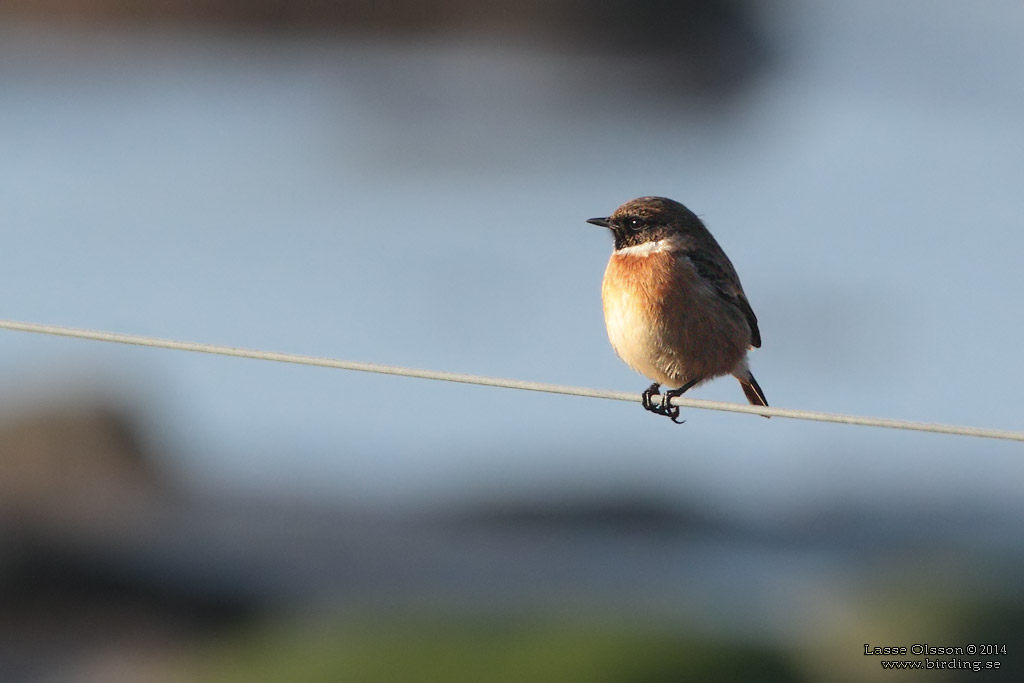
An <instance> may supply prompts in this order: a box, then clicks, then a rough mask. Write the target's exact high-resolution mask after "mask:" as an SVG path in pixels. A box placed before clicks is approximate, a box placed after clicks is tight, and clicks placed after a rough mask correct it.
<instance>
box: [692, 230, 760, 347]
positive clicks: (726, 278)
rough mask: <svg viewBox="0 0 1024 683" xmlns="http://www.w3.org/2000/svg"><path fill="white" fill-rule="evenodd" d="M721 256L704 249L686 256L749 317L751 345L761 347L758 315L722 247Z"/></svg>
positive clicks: (698, 271)
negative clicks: (710, 254) (709, 254)
mask: <svg viewBox="0 0 1024 683" xmlns="http://www.w3.org/2000/svg"><path fill="white" fill-rule="evenodd" d="M716 246H717V245H716ZM719 256H720V258H718V259H716V258H713V257H709V256H708V255H707V254H706V253H704V252H702V251H697V250H691V251H687V252H686V257H687V258H688V259H690V263H692V264H693V268H694V270H696V271H697V275H698V276H699V277H700V278H701V279H702V280H704V281H705V282H707V283H708V284H710V285H711V286H712V287H714V288H715V290H716V291H717V292H718V293H719V294H720V295H721V296H722V298H723V299H725V300H726V301H728V302H730V303H732V304H733V305H734V306H736V308H738V309H739V310H740V312H741V313H743V317H745V318H746V319H747V325H749V326H750V345H751V346H753V347H754V348H755V349H756V348H760V347H761V331H760V330H759V329H758V328H757V316H756V315H754V309H752V308H751V307H750V302H749V301H747V296H746V295H745V294H744V293H743V287H742V286H741V285H740V278H739V276H738V275H737V274H736V270H735V269H734V268H733V267H732V263H731V262H730V261H729V259H728V257H726V255H725V253H724V252H722V251H721V250H720V249H719Z"/></svg>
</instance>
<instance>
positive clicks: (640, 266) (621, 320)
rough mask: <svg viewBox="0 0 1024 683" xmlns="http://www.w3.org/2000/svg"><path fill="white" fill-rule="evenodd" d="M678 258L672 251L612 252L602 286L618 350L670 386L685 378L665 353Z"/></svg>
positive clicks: (606, 315)
mask: <svg viewBox="0 0 1024 683" xmlns="http://www.w3.org/2000/svg"><path fill="white" fill-rule="evenodd" d="M674 260H675V257H674V256H673V255H672V254H670V253H668V252H658V253H653V254H649V255H647V256H631V255H622V254H612V257H611V260H609V261H608V268H607V269H606V270H605V273H604V282H603V283H602V285H601V299H602V301H603V303H604V321H605V326H606V327H607V328H608V339H609V340H610V341H611V343H612V347H613V348H614V349H615V352H616V353H617V354H618V355H619V357H620V358H621V359H622V360H623V361H625V362H626V364H627V365H629V367H631V368H633V369H634V370H636V371H637V372H639V373H640V374H642V375H646V376H647V377H650V378H651V379H652V380H654V381H655V382H658V383H660V384H665V385H667V386H676V385H677V381H678V380H679V379H681V378H680V377H679V376H678V372H676V371H675V370H676V369H674V368H673V367H672V366H673V365H674V364H673V363H672V362H671V359H670V358H666V354H665V350H666V349H665V341H666V339H665V338H666V333H667V332H668V331H667V330H666V329H665V322H666V321H665V319H664V315H663V311H664V308H665V300H666V298H667V297H669V296H670V295H671V291H672V288H673V283H674V280H675V277H674V275H673V272H672V271H673V267H672V266H673V262H674ZM684 381H685V379H683V382H684ZM678 384H682V382H678Z"/></svg>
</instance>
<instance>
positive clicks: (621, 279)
mask: <svg viewBox="0 0 1024 683" xmlns="http://www.w3.org/2000/svg"><path fill="white" fill-rule="evenodd" d="M587 222H588V223H593V224H594V225H599V226H601V227H604V228H608V229H609V230H611V231H612V235H614V237H615V251H614V252H612V257H611V259H610V260H609V261H608V268H607V269H606V270H605V273H604V282H603V283H602V285H601V298H602V300H603V302H604V322H605V325H606V326H607V328H608V338H609V339H610V340H611V342H612V346H613V347H614V348H615V352H616V353H617V354H618V355H619V358H621V359H622V360H624V361H625V362H626V364H627V365H628V366H629V367H631V368H633V369H634V370H636V371H637V372H639V373H640V374H642V375H646V376H647V377H649V378H651V379H652V380H654V384H652V385H651V386H650V387H649V388H648V389H647V390H646V391H645V392H644V393H643V406H644V408H646V409H647V410H649V411H651V412H653V413H657V414H658V415H665V416H666V417H669V418H670V419H671V420H672V421H673V422H678V420H677V419H676V418H678V417H679V407H678V406H674V405H672V398H674V397H676V396H681V395H682V394H683V393H684V392H685V391H687V390H688V389H691V388H693V387H695V386H697V385H698V384H701V383H703V382H706V381H708V380H709V379H712V378H714V377H720V376H722V375H732V376H733V377H735V378H736V379H738V380H739V382H740V386H742V387H743V393H744V394H746V396H747V400H748V401H750V403H751V404H753V405H756V406H767V405H768V401H767V399H765V397H764V392H763V391H761V387H760V386H758V384H757V380H756V379H754V376H753V375H752V374H750V369H749V367H748V366H747V350H748V349H750V348H757V347H760V346H761V333H760V331H759V330H758V329H757V317H756V316H755V315H754V311H753V310H752V309H751V308H750V304H749V303H748V302H747V296H746V294H744V293H743V286H742V285H740V278H739V276H738V275H737V274H736V269H735V268H733V267H732V263H731V262H730V261H729V257H728V256H726V255H725V252H724V251H722V248H721V247H720V246H718V242H716V241H715V238H714V237H712V236H711V233H710V232H708V229H707V228H706V227H704V223H702V222H701V220H700V219H699V218H697V215H696V214H695V213H693V212H692V211H690V210H689V209H688V208H686V207H685V206H683V205H682V204H680V203H679V202H676V201H672V200H671V199H666V198H664V197H640V198H639V199H634V200H632V201H629V202H626V203H625V204H623V205H622V206H620V207H619V208H617V209H615V213H613V214H612V215H611V216H608V217H606V218H591V219H589V220H588V221H587ZM663 384H664V385H665V386H666V387H672V389H671V390H670V391H667V392H666V393H665V394H664V395H661V392H660V388H661V385H663ZM659 395H661V400H660V401H659V402H655V401H654V400H653V397H654V396H659Z"/></svg>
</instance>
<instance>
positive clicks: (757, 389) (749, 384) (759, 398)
mask: <svg viewBox="0 0 1024 683" xmlns="http://www.w3.org/2000/svg"><path fill="white" fill-rule="evenodd" d="M736 379H738V380H739V382H740V386H741V387H743V393H744V394H746V396H747V400H748V401H750V405H752V406H764V407H766V408H767V407H768V399H766V398H765V397H764V392H763V391H761V385H760V384H758V383H757V380H756V379H754V376H753V375H752V374H750V372H749V371H747V374H746V375H743V376H740V377H737V378H736ZM764 417H770V416H769V415H765V416H764Z"/></svg>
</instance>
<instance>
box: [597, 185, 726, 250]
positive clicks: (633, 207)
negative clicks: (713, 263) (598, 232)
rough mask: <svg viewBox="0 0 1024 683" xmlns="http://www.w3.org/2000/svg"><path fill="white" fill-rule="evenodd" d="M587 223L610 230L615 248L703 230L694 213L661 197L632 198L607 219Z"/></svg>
mask: <svg viewBox="0 0 1024 683" xmlns="http://www.w3.org/2000/svg"><path fill="white" fill-rule="evenodd" d="M587 222H588V223H593V224H594V225H600V226H601V227H604V228H608V229H609V230H611V231H612V234H613V235H615V248H616V249H622V248H624V247H632V246H636V245H638V244H644V243H645V242H656V241H658V240H662V239H665V238H667V237H671V236H673V235H679V236H685V235H690V234H693V233H700V232H705V231H706V229H705V228H704V224H703V223H701V222H700V219H699V218H697V214H695V213H694V212H692V211H690V210H689V209H688V208H686V207H685V206H683V205H682V204H680V203H679V202H676V201H672V200H671V199H666V198H665V197H640V198H639V199H633V200H632V201H628V202H626V203H625V204H623V205H622V206H620V207H619V208H617V209H615V213H613V214H612V215H611V216H608V217H607V218H591V219H588V220H587Z"/></svg>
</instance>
